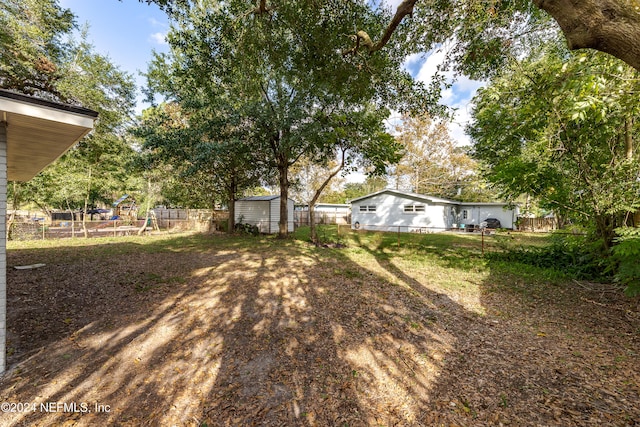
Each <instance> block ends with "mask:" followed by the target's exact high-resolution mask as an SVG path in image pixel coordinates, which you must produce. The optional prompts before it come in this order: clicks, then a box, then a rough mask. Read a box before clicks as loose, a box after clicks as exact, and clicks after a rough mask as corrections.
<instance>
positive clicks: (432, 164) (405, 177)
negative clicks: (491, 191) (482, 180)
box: [394, 115, 477, 198]
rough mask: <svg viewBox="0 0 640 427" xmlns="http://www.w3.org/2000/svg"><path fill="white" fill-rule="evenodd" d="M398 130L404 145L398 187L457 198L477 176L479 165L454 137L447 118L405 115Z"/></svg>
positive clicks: (398, 135)
mask: <svg viewBox="0 0 640 427" xmlns="http://www.w3.org/2000/svg"><path fill="white" fill-rule="evenodd" d="M396 132H397V134H396V140H397V141H398V142H399V143H400V144H402V146H403V148H404V156H403V157H402V159H401V160H400V162H399V163H398V165H397V166H396V168H395V171H394V175H395V181H396V188H397V189H405V190H409V191H414V192H416V193H422V194H430V195H433V196H438V197H444V198H456V197H457V196H458V195H459V193H461V191H462V188H464V187H467V186H468V184H470V183H472V182H473V180H474V179H475V176H476V172H477V165H476V163H475V161H474V160H473V159H471V157H469V156H468V155H467V153H466V150H465V148H464V147H458V146H457V145H456V143H455V141H454V140H453V139H452V138H451V136H450V135H449V130H448V127H447V123H446V121H443V120H434V119H433V118H431V117H430V116H429V115H422V116H417V117H411V116H408V115H405V116H404V117H403V118H402V123H401V124H400V125H399V126H397V127H396Z"/></svg>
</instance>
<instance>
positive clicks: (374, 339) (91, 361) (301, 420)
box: [0, 236, 631, 426]
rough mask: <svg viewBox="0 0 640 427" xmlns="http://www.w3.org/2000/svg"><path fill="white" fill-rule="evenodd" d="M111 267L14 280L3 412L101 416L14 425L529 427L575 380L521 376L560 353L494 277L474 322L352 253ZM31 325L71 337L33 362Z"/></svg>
mask: <svg viewBox="0 0 640 427" xmlns="http://www.w3.org/2000/svg"><path fill="white" fill-rule="evenodd" d="M163 248H164V249H163ZM103 249H104V248H101V249H100V250H99V251H98V252H100V251H102V250H103ZM134 249H139V250H134ZM51 251H52V252H47V251H45V253H44V255H46V256H50V257H52V258H54V257H55V255H54V254H55V253H56V252H55V251H56V250H55V249H51ZM101 253H102V255H101V256H89V257H88V258H86V257H85V258H82V257H75V258H74V257H70V259H72V261H69V262H67V261H65V260H64V259H60V260H59V264H57V265H52V266H50V267H51V268H50V269H49V270H42V271H36V270H34V271H32V272H30V273H29V274H30V276H28V277H26V275H23V277H22V278H18V276H17V275H16V276H13V277H10V278H9V295H10V301H13V303H12V304H11V303H10V304H9V329H10V331H13V332H12V334H13V337H14V339H15V340H16V341H17V342H16V344H15V345H16V348H24V351H22V352H16V355H14V356H12V357H13V359H12V361H13V362H19V363H18V365H17V366H16V367H15V368H14V369H13V370H12V371H11V372H10V373H9V375H7V376H6V377H5V378H4V379H3V380H2V383H1V386H2V395H1V396H0V397H1V398H2V400H3V401H7V402H12V401H13V402H34V403H40V402H62V403H73V402H75V403H78V404H79V403H87V405H88V410H89V411H90V412H89V411H83V410H82V409H83V408H84V407H80V410H79V411H57V412H46V411H43V410H41V409H40V407H38V408H37V410H36V411H29V412H23V413H12V414H11V413H10V414H6V413H5V414H2V416H3V419H2V420H0V422H2V423H3V424H5V425H21V424H22V425H38V424H40V425H61V424H63V423H65V422H68V423H69V425H96V424H101V425H136V426H137V425H205V424H206V425H210V426H218V425H349V426H357V425H437V424H441V423H447V424H450V423H457V424H459V425H491V424H498V423H499V422H508V421H510V420H511V421H513V420H515V421H518V420H524V421H525V422H524V424H523V425H527V424H529V425H531V424H537V422H533V423H531V422H528V421H527V419H526V418H523V417H524V416H525V414H527V413H529V412H532V411H535V410H537V409H539V405H542V403H543V402H542V401H539V396H538V395H537V394H536V393H537V392H540V393H542V392H541V391H540V390H538V389H536V390H537V391H535V392H533V391H531V390H532V387H534V386H547V387H549V386H552V387H555V388H551V389H550V390H551V393H556V391H558V392H559V391H560V389H559V388H558V387H559V385H558V384H560V382H559V381H560V380H566V378H567V377H561V376H558V375H559V374H555V375H556V377H549V375H552V374H553V372H551V371H550V370H549V369H547V365H545V366H543V367H539V366H538V364H537V363H535V362H534V363H531V362H530V361H527V360H526V358H527V357H533V358H534V359H533V360H536V359H535V356H538V355H539V354H540V353H541V352H547V353H546V354H548V355H549V356H548V357H549V358H553V357H555V356H554V350H553V348H552V343H546V342H542V341H541V342H536V341H535V340H538V341H540V340H539V338H542V337H539V336H538V335H534V341H533V343H532V341H531V339H530V338H531V337H530V335H531V327H533V329H536V327H535V325H534V326H531V325H526V324H523V323H522V317H520V315H519V314H518V311H519V310H520V311H522V309H523V307H525V306H526V304H525V306H523V305H522V304H521V303H520V300H518V298H515V299H514V300H511V299H507V300H506V303H507V304H508V306H504V304H503V302H502V301H501V300H500V299H499V298H497V297H496V295H498V293H497V292H498V290H496V289H495V283H504V281H499V280H498V279H499V278H498V277H495V276H493V275H494V272H490V273H489V274H488V276H487V277H485V278H484V279H483V281H482V283H480V284H479V286H480V287H481V288H482V290H483V291H482V292H483V296H482V300H483V303H484V304H486V307H487V313H486V314H484V315H479V314H478V313H477V311H474V310H472V309H470V308H469V306H468V305H467V304H464V302H459V301H456V300H454V299H452V298H451V297H450V296H449V295H448V294H447V293H446V292H444V291H442V290H439V289H438V288H437V287H436V286H431V285H432V283H431V281H430V278H429V277H421V276H420V275H419V271H418V272H417V273H416V272H407V271H406V269H404V268H402V267H399V266H398V264H397V263H396V262H395V261H396V260H395V259H394V257H393V256H390V255H389V254H387V255H386V256H380V253H377V252H376V251H374V250H364V251H363V255H362V256H366V257H368V258H367V259H368V260H369V261H367V262H361V261H360V260H359V259H358V256H360V255H359V254H358V253H357V252H354V251H351V252H347V251H341V250H334V249H323V248H316V247H312V246H305V245H302V244H300V243H296V242H286V241H285V242H283V241H277V240H272V239H260V238H259V239H253V238H226V237H224V238H223V237H214V238H204V237H201V236H194V237H192V238H188V239H186V240H185V239H184V238H181V239H180V240H179V241H171V240H169V241H167V242H165V243H163V244H161V245H159V246H157V247H156V248H155V249H154V250H145V249H142V248H135V247H128V248H126V247H120V248H119V249H118V250H116V251H115V254H113V253H112V254H111V255H108V254H106V253H105V252H104V251H103V252H101ZM29 256H30V255H29V252H28V251H27V252H25V253H24V254H21V255H20V260H21V261H27V262H35V261H36V260H35V259H30V258H29ZM37 256H38V257H39V258H40V259H43V258H42V257H43V253H42V252H38V255H37ZM9 258H10V259H11V254H10V256H9ZM87 259H89V260H90V262H87ZM371 260H373V262H370V261H371ZM25 263H26V262H25ZM12 274H14V273H12ZM495 274H496V275H497V274H500V273H498V272H495ZM52 278H53V280H52ZM45 284H46V286H45ZM33 286H40V288H37V289H36V291H35V292H29V291H30V290H31V289H32V288H31V287H33ZM16 291H18V293H15V292H16ZM500 292H502V291H500ZM11 298H13V300H11ZM12 307H13V308H17V310H13V311H12ZM33 307H39V309H34V310H33V311H31V312H27V313H25V312H21V311H20V310H27V311H28V310H29V309H31V308H33ZM42 307H49V308H50V310H42ZM38 310H40V311H38ZM13 313H18V314H13ZM20 313H22V314H20ZM21 316H22V317H21ZM26 318H34V319H36V320H37V322H40V324H46V323H47V322H60V324H62V325H65V326H64V327H56V328H50V329H48V331H49V332H50V335H49V336H45V339H44V341H42V342H43V346H41V347H38V348H29V345H28V344H27V343H26V342H25V341H24V340H26V339H28V337H29V335H28V333H27V334H26V335H21V334H22V333H26V332H25V331H23V329H24V328H22V327H21V326H24V325H21V323H20V322H21V320H20V319H26ZM66 319H70V320H69V321H66ZM36 325H37V324H36ZM34 327H35V326H34ZM20 331H22V332H20ZM44 331H47V329H46V328H45V329H44ZM538 344H539V345H538ZM34 351H37V352H36V353H35V354H34ZM29 355H30V356H29ZM27 356H29V357H27ZM550 366H551V365H550ZM549 378H550V379H549ZM547 379H549V380H548V381H547ZM543 380H545V381H546V382H544V383H543ZM553 381H556V382H555V383H554V382H553ZM514 384H515V386H514ZM554 384H556V386H554ZM513 390H516V391H513ZM518 390H520V391H518ZM552 395H553V394H552ZM627 397H628V398H629V397H631V396H627ZM520 401H521V402H520ZM516 402H518V403H516ZM96 403H99V404H101V405H108V406H109V411H108V412H106V411H105V412H96V410H95V409H96V407H95V404H96ZM532 404H533V405H535V406H533V405H532ZM526 405H532V406H531V407H529V408H528V409H527V408H525V406H526ZM63 409H64V408H63ZM67 409H71V408H67ZM102 409H106V406H103V407H102ZM525 409H526V410H525ZM518 411H521V412H518ZM552 416H555V414H554V413H553V411H552V412H551V413H550V414H546V415H544V416H543V417H542V418H539V419H540V420H543V421H545V420H546V421H545V422H544V423H546V424H554V423H553V422H551V421H549V420H553V419H554V418H550V417H552ZM518 417H520V418H518ZM531 419H535V418H531ZM544 423H543V424H544ZM611 425H615V424H611Z"/></svg>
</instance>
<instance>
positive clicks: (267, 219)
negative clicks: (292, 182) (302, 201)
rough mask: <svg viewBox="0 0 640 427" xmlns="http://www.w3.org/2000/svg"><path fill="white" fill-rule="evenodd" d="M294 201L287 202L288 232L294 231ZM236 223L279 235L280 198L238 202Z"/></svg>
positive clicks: (256, 197) (260, 198)
mask: <svg viewBox="0 0 640 427" xmlns="http://www.w3.org/2000/svg"><path fill="white" fill-rule="evenodd" d="M293 205H294V203H293V200H291V199H288V201H287V215H288V222H287V230H288V231H289V232H292V231H293V223H294V218H293ZM234 219H235V222H236V223H239V222H242V223H245V224H251V225H256V226H258V229H259V230H260V232H261V233H277V232H278V223H279V222H280V196H251V197H245V198H244V199H240V200H236V203H235V218H234Z"/></svg>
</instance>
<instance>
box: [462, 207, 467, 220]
mask: <svg viewBox="0 0 640 427" xmlns="http://www.w3.org/2000/svg"><path fill="white" fill-rule="evenodd" d="M467 218H468V215H467V210H466V209H465V210H463V211H462V219H467Z"/></svg>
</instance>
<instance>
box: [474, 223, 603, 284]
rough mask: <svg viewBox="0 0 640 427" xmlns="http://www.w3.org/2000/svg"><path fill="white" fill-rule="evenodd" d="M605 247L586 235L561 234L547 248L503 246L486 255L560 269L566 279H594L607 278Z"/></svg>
mask: <svg viewBox="0 0 640 427" xmlns="http://www.w3.org/2000/svg"><path fill="white" fill-rule="evenodd" d="M601 247H602V244H601V242H589V240H588V239H587V238H586V237H585V236H584V235H576V234H560V233H557V234H554V235H553V236H552V238H551V241H550V244H549V245H547V246H542V247H536V246H528V247H516V248H509V247H503V250H502V251H501V252H492V253H488V254H487V255H486V256H487V258H488V259H489V260H490V261H491V260H495V261H507V262H518V263H521V264H527V265H533V266H536V267H540V268H548V269H553V270H557V271H559V272H561V273H562V275H563V276H565V277H571V278H574V279H590V280H594V279H603V278H605V276H606V271H607V270H608V268H607V266H608V265H609V261H608V260H607V259H606V256H603V254H602V251H601V249H600V248H601Z"/></svg>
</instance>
